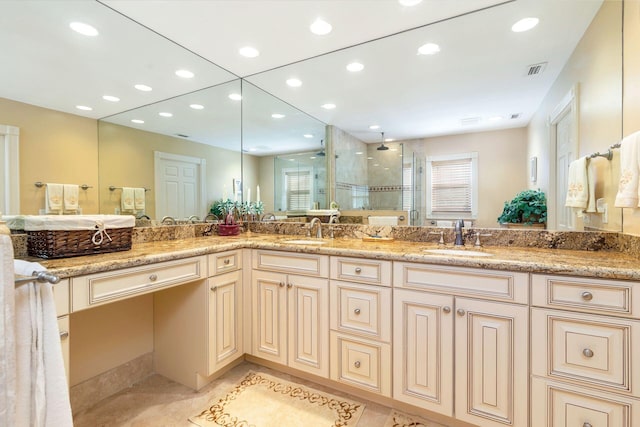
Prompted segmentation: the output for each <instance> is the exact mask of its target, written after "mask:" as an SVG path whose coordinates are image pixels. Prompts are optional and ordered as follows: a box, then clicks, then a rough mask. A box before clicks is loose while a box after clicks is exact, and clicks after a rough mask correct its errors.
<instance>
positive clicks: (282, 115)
mask: <svg viewBox="0 0 640 427" xmlns="http://www.w3.org/2000/svg"><path fill="white" fill-rule="evenodd" d="M271 117H273V118H274V119H282V118H284V117H285V115H284V114H280V113H273V114H272V115H271Z"/></svg>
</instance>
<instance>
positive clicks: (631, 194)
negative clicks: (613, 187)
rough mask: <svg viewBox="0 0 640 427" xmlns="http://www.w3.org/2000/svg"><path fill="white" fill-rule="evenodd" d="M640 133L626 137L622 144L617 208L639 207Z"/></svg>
mask: <svg viewBox="0 0 640 427" xmlns="http://www.w3.org/2000/svg"><path fill="white" fill-rule="evenodd" d="M638 144H640V132H636V133H633V134H631V135H629V136H627V137H625V138H624V139H623V140H622V142H621V143H620V181H619V182H618V193H617V194H616V200H615V203H614V206H615V207H617V208H637V207H638V190H639V189H638V175H639V174H640V167H639V165H638V154H640V149H639V148H638Z"/></svg>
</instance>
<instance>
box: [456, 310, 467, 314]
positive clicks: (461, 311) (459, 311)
mask: <svg viewBox="0 0 640 427" xmlns="http://www.w3.org/2000/svg"><path fill="white" fill-rule="evenodd" d="M456 313H458V316H464V315H465V314H467V312H466V311H464V310H463V309H462V308H459V309H458V310H456Z"/></svg>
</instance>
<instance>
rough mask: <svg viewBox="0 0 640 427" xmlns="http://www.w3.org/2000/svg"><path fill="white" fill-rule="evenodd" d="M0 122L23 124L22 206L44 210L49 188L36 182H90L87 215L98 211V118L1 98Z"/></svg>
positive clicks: (84, 196)
mask: <svg viewBox="0 0 640 427" xmlns="http://www.w3.org/2000/svg"><path fill="white" fill-rule="evenodd" d="M0 123H1V124H3V125H10V126H16V127H18V128H20V211H21V213H24V214H32V215H37V214H38V210H39V209H44V194H45V189H44V188H37V187H36V186H35V185H34V183H35V182H37V181H41V182H56V183H61V184H79V185H81V184H87V185H89V186H91V187H93V188H90V189H88V190H86V191H83V190H81V191H80V201H79V202H80V207H81V208H82V212H83V213H85V214H95V213H98V209H99V207H98V138H97V133H98V129H97V123H96V120H92V119H86V118H83V117H80V116H75V115H73V114H67V113H61V112H59V111H54V110H48V109H46V108H40V107H36V106H33V105H29V104H24V103H21V102H15V101H11V100H8V99H4V98H0Z"/></svg>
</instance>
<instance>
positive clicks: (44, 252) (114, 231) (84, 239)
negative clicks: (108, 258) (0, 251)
mask: <svg viewBox="0 0 640 427" xmlns="http://www.w3.org/2000/svg"><path fill="white" fill-rule="evenodd" d="M106 231H107V233H108V234H109V237H110V238H111V240H109V239H108V238H106V236H105V237H104V239H103V241H102V243H101V244H99V245H96V244H95V243H93V241H92V238H93V235H94V234H95V230H73V231H67V230H64V231H63V230H55V231H51V230H40V231H27V253H28V254H29V255H30V256H35V257H39V258H64V257H72V256H81V255H92V254H103V253H108V252H117V251H128V250H129V249H131V234H132V232H133V227H129V228H110V229H108V230H106Z"/></svg>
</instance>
